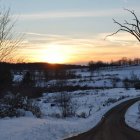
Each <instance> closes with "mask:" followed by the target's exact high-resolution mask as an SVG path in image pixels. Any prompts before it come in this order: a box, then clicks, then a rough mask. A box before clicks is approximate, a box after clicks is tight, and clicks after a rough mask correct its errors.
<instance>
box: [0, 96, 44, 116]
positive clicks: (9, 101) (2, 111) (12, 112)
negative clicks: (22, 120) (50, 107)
mask: <svg viewBox="0 0 140 140" xmlns="http://www.w3.org/2000/svg"><path fill="white" fill-rule="evenodd" d="M24 111H25V112H26V111H31V112H32V113H33V115H35V116H36V117H41V114H42V113H41V111H40V108H39V107H38V105H37V104H36V103H35V102H33V101H32V100H29V99H28V98H27V97H24V96H21V95H20V94H17V95H13V94H9V95H6V96H4V98H2V99H1V100H0V117H1V118H3V117H13V116H16V117H19V116H24V115H25V112H24Z"/></svg>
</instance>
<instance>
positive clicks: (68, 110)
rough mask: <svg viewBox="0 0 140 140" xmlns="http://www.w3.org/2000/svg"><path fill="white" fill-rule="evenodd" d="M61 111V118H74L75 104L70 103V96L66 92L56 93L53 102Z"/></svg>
mask: <svg viewBox="0 0 140 140" xmlns="http://www.w3.org/2000/svg"><path fill="white" fill-rule="evenodd" d="M55 102H56V104H57V106H58V107H59V109H60V111H61V115H62V117H64V118H65V117H70V116H75V112H76V104H75V103H74V102H73V101H72V96H71V94H70V93H68V92H61V93H58V94H57V96H56V100H55Z"/></svg>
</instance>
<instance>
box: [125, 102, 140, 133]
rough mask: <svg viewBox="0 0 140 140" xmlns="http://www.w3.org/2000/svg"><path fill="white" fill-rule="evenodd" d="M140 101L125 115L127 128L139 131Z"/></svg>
mask: <svg viewBox="0 0 140 140" xmlns="http://www.w3.org/2000/svg"><path fill="white" fill-rule="evenodd" d="M139 105H140V101H138V102H136V103H135V104H133V105H132V106H131V107H130V108H129V109H128V110H127V112H126V114H125V122H126V123H127V124H128V126H130V127H132V128H134V129H136V130H139V131H140V106H139Z"/></svg>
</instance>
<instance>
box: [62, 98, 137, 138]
mask: <svg viewBox="0 0 140 140" xmlns="http://www.w3.org/2000/svg"><path fill="white" fill-rule="evenodd" d="M138 100H140V98H137V99H131V100H129V101H125V102H123V103H121V104H119V105H117V106H116V107H114V108H112V109H111V110H110V111H108V112H107V113H106V114H105V115H104V117H103V118H102V120H101V121H100V122H99V124H98V125H97V126H96V127H94V128H93V129H91V130H90V131H88V132H85V133H82V134H79V135H78V136H75V137H72V138H68V139H65V140H140V132H138V131H136V130H134V129H132V128H130V127H128V126H127V125H126V124H125V121H124V115H125V112H126V110H127V109H128V107H129V106H130V105H132V104H133V103H135V102H136V101H138Z"/></svg>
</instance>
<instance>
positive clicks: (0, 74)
mask: <svg viewBox="0 0 140 140" xmlns="http://www.w3.org/2000/svg"><path fill="white" fill-rule="evenodd" d="M12 80H13V76H12V73H11V71H10V69H8V68H1V69H0V88H5V87H8V86H10V85H11V84H12Z"/></svg>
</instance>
